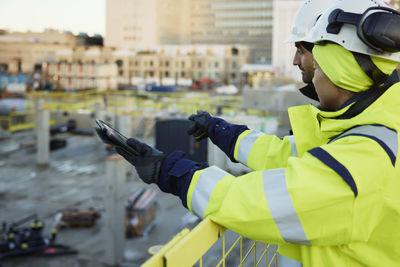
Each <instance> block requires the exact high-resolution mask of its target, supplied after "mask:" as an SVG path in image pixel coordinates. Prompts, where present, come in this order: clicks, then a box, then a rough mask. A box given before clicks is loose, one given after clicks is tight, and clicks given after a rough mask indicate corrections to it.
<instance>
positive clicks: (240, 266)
mask: <svg viewBox="0 0 400 267" xmlns="http://www.w3.org/2000/svg"><path fill="white" fill-rule="evenodd" d="M242 258H243V236H240V265H239V267H242V262H243V261H242Z"/></svg>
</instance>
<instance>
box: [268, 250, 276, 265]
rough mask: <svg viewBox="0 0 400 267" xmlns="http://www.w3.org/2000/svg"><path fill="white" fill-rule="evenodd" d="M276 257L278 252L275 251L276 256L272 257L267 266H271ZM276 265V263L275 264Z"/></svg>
mask: <svg viewBox="0 0 400 267" xmlns="http://www.w3.org/2000/svg"><path fill="white" fill-rule="evenodd" d="M275 258H276V252H275V253H274V256H273V257H272V258H271V261H270V262H269V263H268V266H267V267H270V266H271V264H272V262H273V261H274V259H275ZM275 264H276V261H275ZM275 266H276V265H275Z"/></svg>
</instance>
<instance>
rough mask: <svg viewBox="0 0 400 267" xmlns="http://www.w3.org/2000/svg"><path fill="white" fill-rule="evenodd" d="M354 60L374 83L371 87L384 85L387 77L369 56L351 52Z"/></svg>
mask: <svg viewBox="0 0 400 267" xmlns="http://www.w3.org/2000/svg"><path fill="white" fill-rule="evenodd" d="M352 53H353V55H354V58H355V59H356V61H357V63H358V65H360V67H361V69H362V70H363V71H364V72H365V74H367V75H368V77H370V78H371V80H372V81H374V84H373V85H372V87H377V86H379V85H381V84H382V83H384V82H385V81H386V80H387V79H388V78H389V75H387V74H385V73H384V72H382V71H381V70H380V69H379V68H378V67H377V66H376V65H375V63H374V62H373V61H372V59H371V57H370V56H369V55H365V54H361V53H357V52H352Z"/></svg>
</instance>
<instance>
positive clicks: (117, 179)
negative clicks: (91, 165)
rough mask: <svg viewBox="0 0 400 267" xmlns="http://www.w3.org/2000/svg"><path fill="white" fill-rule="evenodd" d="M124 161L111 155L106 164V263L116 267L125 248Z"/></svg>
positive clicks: (121, 258)
mask: <svg viewBox="0 0 400 267" xmlns="http://www.w3.org/2000/svg"><path fill="white" fill-rule="evenodd" d="M123 164H124V159H123V158H122V157H121V156H119V155H117V154H114V155H111V156H110V157H108V159H107V162H106V178H105V179H106V181H105V186H106V188H105V191H106V192H105V216H104V225H105V231H104V232H105V240H104V244H105V263H106V264H109V265H112V266H116V265H118V264H119V263H121V261H122V260H123V257H124V248H125V192H124V190H125V186H126V184H125V181H126V174H125V171H124V169H125V168H124V167H123Z"/></svg>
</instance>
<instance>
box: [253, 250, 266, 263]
mask: <svg viewBox="0 0 400 267" xmlns="http://www.w3.org/2000/svg"><path fill="white" fill-rule="evenodd" d="M266 254H267V249H265V250H264V251H263V253H262V254H261V256H260V259H259V260H258V261H257V264H256V267H257V266H258V265H259V264H260V262H261V260H262V259H263V257H264V255H266ZM267 260H268V259H267V256H265V261H267Z"/></svg>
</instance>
